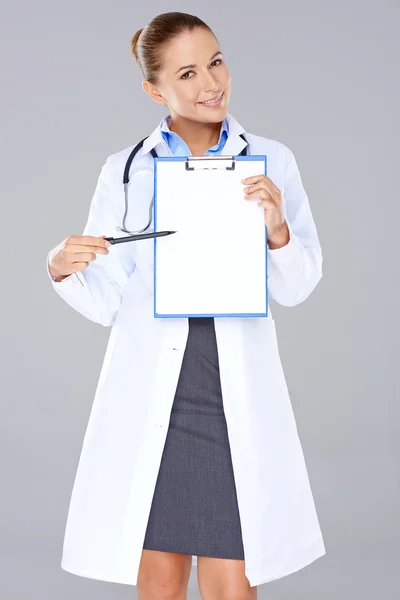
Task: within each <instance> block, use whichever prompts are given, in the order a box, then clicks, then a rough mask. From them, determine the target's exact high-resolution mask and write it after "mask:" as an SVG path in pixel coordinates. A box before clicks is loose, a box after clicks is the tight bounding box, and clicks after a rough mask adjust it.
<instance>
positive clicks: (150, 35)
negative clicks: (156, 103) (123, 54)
mask: <svg viewBox="0 0 400 600" xmlns="http://www.w3.org/2000/svg"><path fill="white" fill-rule="evenodd" d="M197 27H202V28H203V29H207V30H208V31H210V33H212V34H213V35H214V37H215V39H216V36H215V34H214V32H213V31H212V30H211V28H210V27H209V26H208V25H207V24H206V23H204V21H202V20H201V19H199V17H195V16H194V15H188V14H187V13H181V12H168V13H163V14H161V15H158V16H157V17H154V19H152V20H151V21H150V22H149V23H147V25H146V26H145V27H144V28H143V29H139V31H137V32H136V33H135V35H134V36H133V38H132V39H131V51H132V54H133V57H134V59H135V60H136V62H137V64H138V65H139V67H140V69H141V71H142V73H143V77H144V79H145V80H147V81H149V82H150V83H152V84H153V85H157V80H158V73H159V71H160V70H161V69H162V68H163V66H164V60H163V52H162V50H163V48H165V46H166V45H167V44H168V43H169V42H171V41H172V40H173V39H174V38H176V37H178V36H179V35H180V34H181V33H185V32H187V31H193V29H195V28H197Z"/></svg>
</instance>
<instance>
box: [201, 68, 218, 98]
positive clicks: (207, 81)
mask: <svg viewBox="0 0 400 600" xmlns="http://www.w3.org/2000/svg"><path fill="white" fill-rule="evenodd" d="M219 85H220V84H219V81H218V79H217V78H216V77H214V75H213V74H212V72H211V71H209V70H207V71H206V73H205V76H204V90H205V92H207V93H208V92H216V93H218V91H219Z"/></svg>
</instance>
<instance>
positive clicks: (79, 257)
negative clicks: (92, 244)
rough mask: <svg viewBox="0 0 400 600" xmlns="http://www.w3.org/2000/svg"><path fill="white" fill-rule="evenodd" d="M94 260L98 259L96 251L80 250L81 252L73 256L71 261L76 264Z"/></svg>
mask: <svg viewBox="0 0 400 600" xmlns="http://www.w3.org/2000/svg"><path fill="white" fill-rule="evenodd" d="M93 260H96V253H95V252H79V254H76V255H74V256H72V257H71V258H70V260H69V262H70V263H71V264H73V265H74V264H76V263H80V262H92V261H93Z"/></svg>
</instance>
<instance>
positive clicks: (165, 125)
mask: <svg viewBox="0 0 400 600" xmlns="http://www.w3.org/2000/svg"><path fill="white" fill-rule="evenodd" d="M170 123H171V115H167V116H166V117H165V118H164V119H162V121H161V123H160V129H161V133H162V136H163V138H164V140H165V142H166V143H167V144H168V146H169V148H170V150H171V151H172V153H173V154H174V156H180V155H183V156H191V152H190V150H189V147H188V145H187V144H186V142H184V140H183V139H182V138H181V137H180V136H179V135H178V134H177V133H175V132H174V131H170V128H169V125H170ZM228 135H229V125H228V120H227V119H226V118H225V119H224V120H223V121H222V123H221V130H220V136H219V141H218V143H217V144H215V146H212V148H209V149H208V150H207V151H206V153H205V154H220V153H221V152H222V150H223V148H224V146H225V143H226V140H227V138H228Z"/></svg>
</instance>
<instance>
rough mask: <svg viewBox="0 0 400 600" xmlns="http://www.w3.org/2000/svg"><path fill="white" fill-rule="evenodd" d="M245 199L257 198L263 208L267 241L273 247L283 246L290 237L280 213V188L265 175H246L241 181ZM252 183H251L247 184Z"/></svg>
mask: <svg viewBox="0 0 400 600" xmlns="http://www.w3.org/2000/svg"><path fill="white" fill-rule="evenodd" d="M241 183H244V184H246V187H245V188H244V190H243V191H244V192H245V199H246V200H254V199H255V198H259V199H260V202H259V203H258V206H262V207H263V209H264V221H265V225H266V226H267V233H268V242H269V244H270V246H271V244H274V245H275V247H277V246H278V247H282V246H285V245H286V244H287V243H288V242H289V239H290V234H289V230H288V227H287V223H286V221H285V219H284V218H283V215H282V194H281V191H280V189H279V188H278V187H277V186H276V185H275V184H274V182H273V181H272V180H271V179H270V178H269V177H267V176H266V175H254V176H253V177H246V179H242V182H241ZM249 184H252V185H249Z"/></svg>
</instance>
